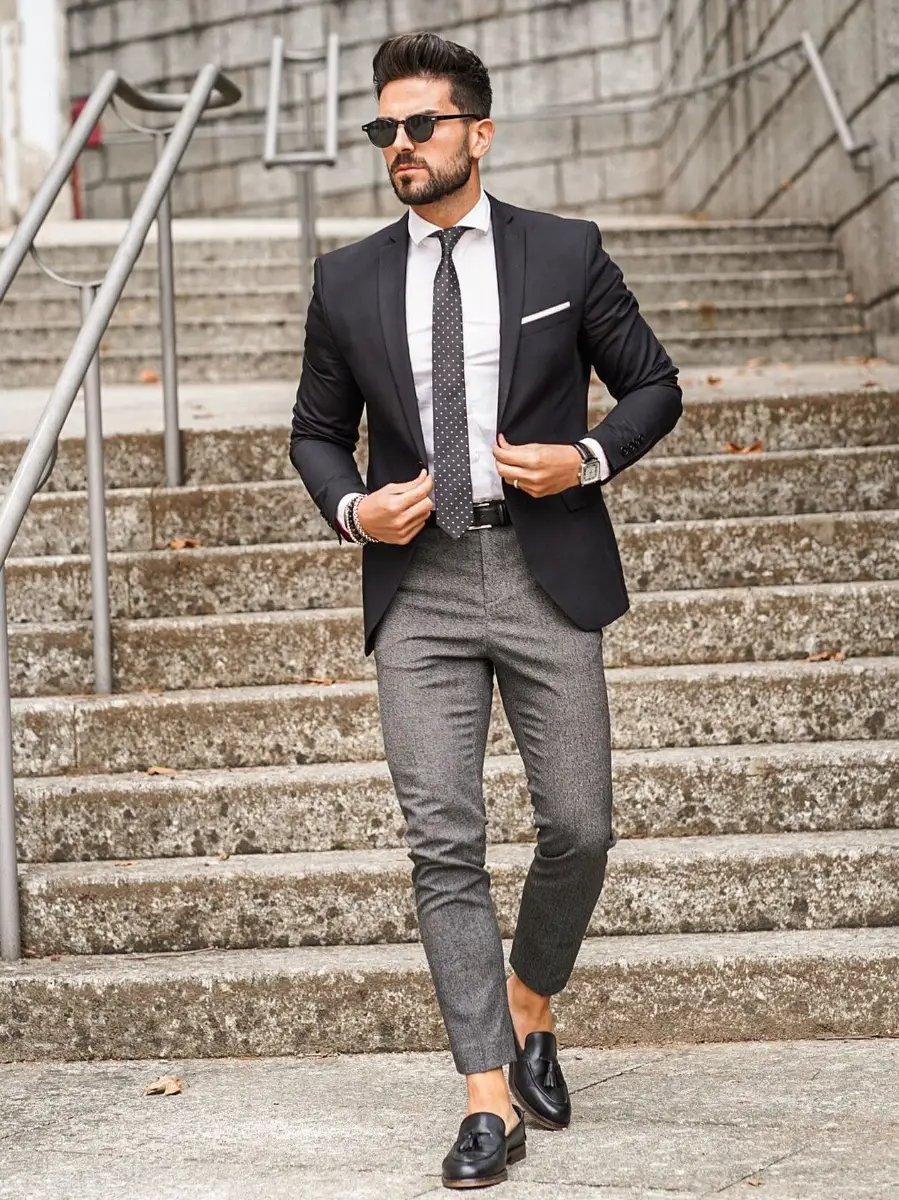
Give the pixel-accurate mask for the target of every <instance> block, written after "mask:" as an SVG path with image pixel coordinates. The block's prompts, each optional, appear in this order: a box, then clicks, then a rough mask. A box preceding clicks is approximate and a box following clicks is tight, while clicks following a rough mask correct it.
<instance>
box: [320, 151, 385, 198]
mask: <svg viewBox="0 0 899 1200" xmlns="http://www.w3.org/2000/svg"><path fill="white" fill-rule="evenodd" d="M385 175H386V171H385V167H384V163H383V160H382V157H381V155H380V153H379V152H378V151H377V150H376V149H375V148H374V147H373V146H372V145H371V144H370V143H369V142H368V140H367V139H366V140H365V141H364V142H358V143H357V144H356V145H354V146H348V147H347V148H346V149H344V150H342V151H341V154H340V163H339V165H338V166H337V167H336V168H335V169H334V170H325V169H322V170H319V171H317V172H316V186H317V189H318V192H319V195H322V196H329V195H331V194H333V193H335V192H343V191H356V190H359V189H361V188H368V187H373V186H374V185H375V184H376V183H379V182H381V180H382V179H383V178H384V176H385Z"/></svg>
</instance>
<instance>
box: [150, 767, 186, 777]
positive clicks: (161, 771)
mask: <svg viewBox="0 0 899 1200" xmlns="http://www.w3.org/2000/svg"><path fill="white" fill-rule="evenodd" d="M144 774H145V775H177V774H178V772H177V771H176V770H175V768H174V767H147V769H146V771H144Z"/></svg>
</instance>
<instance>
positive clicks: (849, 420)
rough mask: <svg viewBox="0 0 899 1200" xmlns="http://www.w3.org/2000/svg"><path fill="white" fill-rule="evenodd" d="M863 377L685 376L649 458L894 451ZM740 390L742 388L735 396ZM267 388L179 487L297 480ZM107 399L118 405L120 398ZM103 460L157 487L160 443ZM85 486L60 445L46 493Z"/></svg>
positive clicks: (893, 390)
mask: <svg viewBox="0 0 899 1200" xmlns="http://www.w3.org/2000/svg"><path fill="white" fill-rule="evenodd" d="M828 366H829V364H824V365H823V366H821V365H820V364H819V366H818V369H817V370H818V374H819V376H820V374H821V372H822V371H824V372H825V375H826V371H827V367H828ZM860 376H861V372H859V379H858V380H857V381H855V382H854V383H852V384H850V383H848V382H844V381H843V380H842V379H838V380H836V382H835V383H832V384H831V385H830V386H827V381H826V378H825V379H824V380H822V379H820V378H819V379H817V380H811V381H803V380H802V379H801V378H800V379H795V380H794V379H793V378H791V377H789V376H788V377H787V378H785V379H784V380H783V381H782V382H778V380H777V379H776V378H764V379H761V380H757V379H756V376H755V374H754V373H747V375H746V376H744V377H732V376H718V375H714V374H705V375H703V376H700V377H699V378H696V377H693V376H691V375H689V374H688V375H687V376H685V377H684V380H683V387H684V398H685V407H684V413H683V416H682V417H681V419H680V421H679V422H678V423H677V425H676V426H675V428H674V430H673V432H672V433H671V434H669V436H668V437H666V438H663V439H662V441H661V442H660V443H659V444H658V445H657V446H655V447H654V448H653V451H652V454H653V457H658V456H665V457H668V456H670V455H674V456H683V455H690V454H714V453H716V452H718V451H720V450H721V449H722V448H723V447H724V446H725V445H726V444H727V443H728V442H735V443H737V444H738V445H742V446H748V445H752V444H753V443H754V442H756V441H761V442H762V445H763V447H764V449H765V450H803V449H820V448H824V447H834V446H837V447H844V446H876V445H893V444H899V384H894V383H893V382H891V380H892V377H889V378H888V377H886V376H885V377H884V379H885V382H884V384H882V385H881V384H878V382H877V380H876V379H875V378H871V379H867V380H863V379H861V378H860ZM709 379H711V380H712V382H711V383H709V382H708V380H709ZM738 385H742V386H741V387H739V390H738ZM271 388H272V389H273V390H274V391H277V392H278V393H280V391H281V390H282V389H283V396H284V405H283V408H284V422H283V424H282V425H275V426H262V427H258V428H230V429H228V428H223V429H184V430H183V432H182V442H183V447H184V461H185V482H187V483H189V484H193V485H196V486H200V485H205V484H211V483H255V482H263V481H270V480H274V479H290V480H293V479H295V478H296V473H295V471H294V469H293V466H292V465H291V463H290V461H289V459H288V456H287V454H286V453H285V437H286V431H287V428H288V425H289V421H290V410H291V408H292V406H293V399H294V394H295V391H296V383H295V381H294V382H290V381H287V380H285V381H284V383H282V384H272V385H271ZM12 395H13V396H14V395H15V393H12ZM26 395H27V393H26ZM110 399H111V400H112V401H115V399H116V394H115V393H112V396H111V397H110ZM154 403H155V399H154ZM613 403H614V402H613V401H612V400H611V398H610V397H609V396H608V394H607V393H606V392H605V389H603V388H602V387H601V385H599V384H595V386H594V387H593V389H592V391H591V401H590V414H589V420H590V421H591V422H598V421H600V420H601V419H602V416H603V414H604V413H605V412H607V411H608V410H609V409H610V408H611V407H612V406H613ZM159 407H160V410H161V401H160V404H159ZM362 428H363V433H362V443H361V446H360V454H359V458H360V461H361V462H364V460H365V453H364V450H365V445H364V443H365V432H364V430H365V423H364V422H363V427H362ZM26 444H27V443H26V440H24V439H21V438H6V439H0V484H2V483H5V482H7V481H8V480H9V479H11V478H12V476H13V473H14V471H15V469H16V467H17V466H18V463H19V460H20V459H21V457H22V454H23V453H24V451H25V446H26ZM105 457H106V481H107V487H110V488H121V487H132V488H133V487H157V486H159V485H160V484H161V483H162V482H163V479H164V471H163V451H162V435H161V434H159V433H149V432H147V433H113V434H111V435H108V436H107V437H106V439H105ZM84 486H85V468H84V442H83V440H82V439H80V438H76V437H63V438H62V439H61V440H60V450H59V457H58V459H57V462H56V467H55V468H54V471H53V475H52V477H51V479H50V481H49V483H48V484H47V487H46V489H45V490H47V491H80V490H82V489H83V488H84Z"/></svg>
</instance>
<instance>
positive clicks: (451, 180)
mask: <svg viewBox="0 0 899 1200" xmlns="http://www.w3.org/2000/svg"><path fill="white" fill-rule="evenodd" d="M398 164H399V165H398ZM473 165H474V159H473V158H472V157H471V154H470V152H469V149H468V145H467V144H463V146H462V147H461V149H460V151H459V153H458V154H457V155H456V156H455V158H452V159H450V161H449V162H448V163H446V164H445V165H444V166H443V167H441V168H440V169H439V170H438V169H435V168H434V167H431V166H429V165H428V164H427V163H425V162H422V161H421V160H420V159H414V158H410V157H409V156H408V155H404V156H400V155H397V159H396V161H395V162H394V164H393V165H392V166H391V168H390V182H391V184H392V185H393V190H394V192H395V193H396V197H397V199H398V200H401V201H402V202H403V204H418V205H425V204H436V203H437V201H438V200H444V199H446V197H447V196H451V195H452V194H453V192H458V191H459V189H460V188H463V187H465V185H466V184H467V183H468V181H469V179H470V178H471V171H472V167H473ZM403 166H406V167H423V168H424V169H425V171H427V175H426V176H425V177H424V178H420V177H419V176H409V178H408V179H405V180H402V179H399V178H398V176H399V175H401V174H402V167H403Z"/></svg>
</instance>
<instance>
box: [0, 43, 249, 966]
mask: <svg viewBox="0 0 899 1200" xmlns="http://www.w3.org/2000/svg"><path fill="white" fill-rule="evenodd" d="M118 82H119V81H118V79H117V77H116V76H115V73H114V72H108V73H107V75H105V76H104V78H103V80H102V81H101V86H100V87H99V88H98V89H97V90H96V91H95V92H94V94H93V96H92V97H91V99H92V100H95V99H96V101H97V104H99V97H100V96H104V95H105V98H106V101H108V100H109V99H110V98H111V96H112V94H113V93H114V92H115V91H116V87H117V86H118ZM129 90H130V91H132V93H133V89H129ZM216 91H217V92H218V99H217V100H212V96H213V93H214V92H216ZM229 98H230V99H229ZM239 98H240V92H239V90H238V89H237V88H236V87H235V86H234V84H232V83H231V82H230V80H228V79H227V78H226V77H225V76H224V75H222V73H221V71H220V70H219V68H218V67H217V66H215V65H214V64H212V63H210V64H209V65H207V66H205V67H204V68H203V69H202V70H201V71H200V73H199V74H198V76H197V79H196V82H195V83H194V86H193V88H192V89H191V91H190V93H189V94H188V95H187V96H186V97H169V98H166V106H165V109H164V110H162V109H160V108H159V107H158V106H159V104H160V98H159V97H158V96H156V95H150V96H148V97H144V99H145V101H148V102H149V103H150V104H151V105H152V106H153V107H154V109H155V110H156V111H174V108H173V107H172V105H174V103H175V101H176V100H180V101H181V105H180V110H181V111H180V115H179V117H178V119H177V121H176V122H175V124H174V126H173V127H172V130H171V133H170V135H169V137H168V139H167V141H166V145H165V148H164V149H163V151H162V153H161V155H160V156H159V158H158V161H157V163H156V166H155V167H154V169H153V172H152V174H151V175H150V178H149V180H148V182H147V186H146V188H145V190H144V193H143V195H142V196H141V198H140V200H139V201H138V203H137V207H136V208H135V210H134V214H133V215H132V217H131V220H130V221H129V223H128V227H127V229H126V230H125V234H124V236H123V238H122V241H121V243H120V244H119V247H118V249H117V250H116V252H115V255H114V256H113V259H112V262H111V263H110V266H109V269H108V271H107V272H106V276H105V278H104V280H103V282H102V284H101V285H100V287H99V289H97V291H96V296H95V298H94V299H93V302H92V303H91V304H90V306H89V310H87V306H85V307H86V311H85V317H84V322H83V324H82V326H81V330H80V332H79V334H78V336H77V337H76V339H75V342H74V345H73V346H72V349H71V351H70V353H69V357H68V358H67V359H66V363H65V366H64V367H63V369H62V372H61V373H60V376H59V379H58V380H57V382H56V386H55V387H54V389H53V391H52V392H51V394H50V399H49V400H48V401H47V405H46V407H45V408H44V411H43V412H42V414H41V416H40V419H39V420H38V423H37V427H36V429H35V431H34V434H33V435H32V438H31V441H30V442H29V443H28V446H27V447H26V449H25V452H24V454H23V455H22V459H21V461H20V463H19V466H18V469H17V470H16V473H15V475H14V476H13V480H12V483H11V484H10V486H9V488H8V490H7V492H6V496H5V497H4V499H3V503H2V504H0V957H2V958H3V959H6V960H14V959H18V958H20V957H21V930H20V916H19V891H18V867H17V861H16V828H15V826H16V820H15V786H14V778H13V739H12V704H11V684H10V666H9V635H8V628H7V609H6V579H5V575H6V571H5V566H6V559H7V557H8V555H9V552H10V549H11V548H12V544H13V541H14V540H15V537H16V535H17V534H18V532H19V529H20V527H21V524H22V521H23V519H24V516H25V513H26V511H27V510H28V506H29V505H30V503H31V501H32V498H33V497H34V495H35V492H36V491H37V488H38V486H39V484H40V483H41V481H42V478H43V477H44V475H45V471H46V467H47V463H48V461H49V460H50V457H51V455H52V454H53V453H54V451H55V448H56V443H57V440H58V438H59V435H60V433H61V432H62V427H63V425H64V424H65V421H66V418H67V417H68V415H69V413H70V411H71V409H72V405H73V404H74V402H75V397H76V396H77V394H78V391H79V389H80V388H81V385H82V382H84V381H85V379H86V377H87V378H89V377H90V374H93V376H94V386H93V387H92V388H91V389H90V391H91V394H92V395H93V397H94V399H95V403H94V404H88V405H87V439H86V440H87V450H88V504H89V507H90V509H91V514H92V518H93V517H95V516H96V517H97V518H98V519H97V524H96V525H94V524H93V522H92V526H91V567H92V579H93V580H94V582H95V584H97V583H98V582H99V588H100V591H101V592H102V591H103V590H104V582H105V588H106V592H105V595H106V605H105V611H100V612H98V610H97V608H96V607H95V609H94V646H95V652H96V649H97V646H98V641H103V642H104V643H105V647H106V652H108V649H109V647H110V646H111V639H110V637H109V624H110V617H109V603H108V563H107V562H106V557H105V529H106V523H105V485H104V480H103V436H102V430H101V428H100V420H99V386H98V384H97V377H98V374H99V358H98V351H99V347H100V341H101V339H102V337H103V335H104V333H105V332H106V329H107V327H108V325H109V322H110V319H111V317H112V314H113V311H114V309H115V306H116V304H117V303H118V301H119V299H120V297H121V295H122V292H123V291H124V288H125V284H126V283H127V281H128V278H129V276H130V274H131V272H132V270H133V269H134V264H135V263H136V262H137V259H138V257H139V255H140V252H141V250H142V249H143V245H144V242H145V240H146V237H147V234H148V232H149V230H150V226H151V225H152V224H153V221H154V219H155V218H156V214H157V212H158V211H159V208H160V205H161V204H162V202H163V200H164V198H165V196H166V195H167V193H168V190H169V188H170V186H171V183H172V179H173V178H174V176H175V172H176V171H177V169H178V165H179V163H180V162H181V159H182V157H183V156H184V152H185V151H186V149H187V146H188V143H189V142H190V139H191V137H192V135H193V132H194V129H195V128H196V126H197V124H198V122H199V121H200V119H201V117H202V116H203V113H204V112H205V111H206V110H207V109H208V108H209V106H210V102H212V103H213V104H215V106H216V107H221V106H222V105H223V104H224V103H225V102H228V103H232V102H233V101H234V100H235V99H239ZM169 102H171V103H169ZM101 111H102V110H101ZM98 115H99V114H98V113H97V112H96V105H92V107H91V114H90V117H89V118H88V121H89V123H88V124H87V125H86V130H87V133H88V134H89V133H90V131H91V129H93V125H94V124H95V123H96V119H97V117H98ZM76 127H77V123H76ZM84 130H85V126H82V127H81V130H80V132H79V137H80V136H81V133H83V132H84ZM73 132H74V130H73ZM78 140H79V139H78V138H75V139H73V138H71V136H70V138H68V139H67V141H66V144H65V145H64V147H63V149H62V150H61V151H60V155H59V157H58V158H57V160H56V161H55V162H54V164H53V166H52V167H51V169H50V172H49V175H48V180H49V182H48V181H45V183H44V185H43V186H42V187H41V189H40V190H39V192H38V196H37V197H36V198H35V201H34V203H33V204H32V207H31V209H29V213H28V214H26V218H27V220H26V222H24V225H25V230H26V232H25V233H18V232H17V234H16V235H15V236H14V238H13V240H12V241H11V243H10V247H8V248H7V252H6V254H5V255H4V258H3V261H4V263H6V266H5V268H4V274H3V275H2V276H0V279H6V277H7V275H8V274H9V273H10V270H11V268H10V266H9V263H11V262H15V261H16V260H18V264H19V265H20V264H21V261H22V260H23V259H24V257H25V254H27V253H28V250H29V249H30V246H31V243H32V242H33V241H34V236H35V234H36V232H37V229H38V228H39V227H40V224H41V220H43V218H44V217H46V215H47V213H48V212H49V210H50V207H51V206H52V203H53V200H54V199H55V198H56V196H57V195H58V194H59V192H60V190H61V188H62V186H63V184H64V183H65V179H66V178H67V175H68V173H69V172H70V171H71V168H72V166H73V165H74V160H75V158H76V157H77V153H75V150H74V148H75V147H76V146H77V145H78ZM48 197H49V202H48ZM35 213H42V214H43V215H42V217H41V220H37V219H36V217H35V215H34V214H35ZM7 255H8V256H9V258H8V259H7ZM16 269H17V268H16ZM11 274H12V275H14V274H15V271H12V272H11ZM6 286H7V287H8V282H7V284H6ZM98 542H99V545H100V549H101V551H102V553H98ZM97 576H102V578H101V579H100V580H99V581H98V580H97ZM109 682H110V684H111V680H110V681H109Z"/></svg>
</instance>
